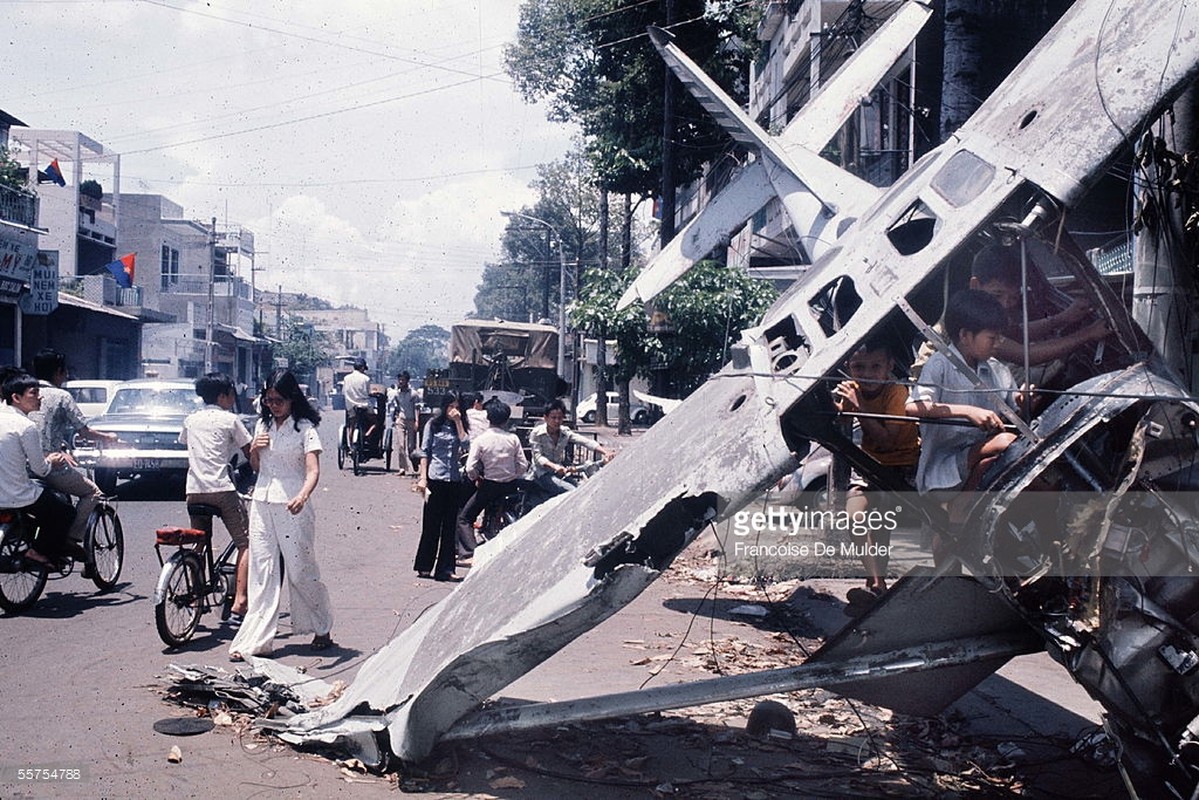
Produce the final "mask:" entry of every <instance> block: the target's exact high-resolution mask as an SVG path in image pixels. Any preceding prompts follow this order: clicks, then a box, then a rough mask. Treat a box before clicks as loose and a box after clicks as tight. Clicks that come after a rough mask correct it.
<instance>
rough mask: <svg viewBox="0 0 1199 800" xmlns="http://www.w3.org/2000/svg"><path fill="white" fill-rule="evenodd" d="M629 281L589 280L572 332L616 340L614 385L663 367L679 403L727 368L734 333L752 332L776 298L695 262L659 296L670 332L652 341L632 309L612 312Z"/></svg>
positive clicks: (594, 276)
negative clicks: (694, 264)
mask: <svg viewBox="0 0 1199 800" xmlns="http://www.w3.org/2000/svg"><path fill="white" fill-rule="evenodd" d="M633 277H634V275H633V274H631V273H630V274H628V275H626V276H625V277H624V279H623V280H616V279H615V276H614V275H613V274H612V273H591V274H588V275H587V277H586V279H585V280H584V283H583V289H582V291H581V292H580V296H579V300H578V302H576V303H575V305H574V306H573V307H572V309H571V320H572V321H573V323H574V325H575V326H576V327H578V328H580V329H582V330H585V331H587V332H588V333H590V334H593V335H595V336H604V337H606V338H608V339H615V340H616V343H617V348H618V349H619V351H620V356H619V360H618V364H617V366H616V367H615V375H616V378H617V380H623V381H627V380H629V379H630V378H632V377H633V376H635V375H639V376H641V377H644V378H648V377H650V374H651V370H652V369H653V368H654V367H656V366H658V365H661V364H669V365H670V376H671V381H672V384H673V386H672V388H673V390H674V393H675V394H677V395H678V396H680V397H683V396H686V395H688V394H690V393H691V392H693V391H695V390H696V389H697V388H699V386H700V384H702V383H703V382H704V381H706V380H707V379H708V377H709V376H710V375H711V374H712V373H713V372H715V371H717V370H718V369H720V367H721V366H722V365H723V364H724V363H725V362H726V361H728V357H729V353H728V348H729V346H730V345H732V344H733V343H735V342H736V341H737V340H738V338H739V336H740V334H741V331H742V330H743V329H745V328H748V327H751V326H753V325H755V324H757V322H758V320H760V319H761V317H762V315H763V314H764V313H765V312H766V309H767V308H769V307H770V304H771V303H772V302H774V300H775V298H776V297H777V296H778V293H777V292H776V291H775V289H774V287H772V286H771V285H770V284H769V283H766V282H764V281H758V280H755V279H753V278H751V277H749V276H748V275H747V274H745V273H744V272H743V271H741V270H739V269H729V268H727V267H725V266H723V265H721V264H719V263H717V262H715V261H701V262H699V263H698V264H697V265H696V266H695V268H694V269H692V270H691V271H690V272H689V273H688V274H687V275H686V276H685V277H684V278H683V279H682V280H680V281H679V282H678V283H677V284H675V285H674V286H672V287H671V288H670V289H668V290H667V291H666V292H664V293H663V294H662V295H661V296H660V297H659V299H658V300H657V301H656V308H657V309H658V311H659V312H660V313H662V314H663V315H664V317H665V320H666V321H668V326H667V327H668V328H669V332H662V333H651V332H650V331H649V329H648V328H647V326H646V320H645V317H644V315H643V314H642V313H641V311H640V310H639V309H636V308H626V309H625V310H624V311H620V312H618V311H616V301H617V299H618V298H619V297H620V295H621V292H623V291H624V289H625V287H626V286H627V285H628V284H629V283H631V282H632V279H633Z"/></svg>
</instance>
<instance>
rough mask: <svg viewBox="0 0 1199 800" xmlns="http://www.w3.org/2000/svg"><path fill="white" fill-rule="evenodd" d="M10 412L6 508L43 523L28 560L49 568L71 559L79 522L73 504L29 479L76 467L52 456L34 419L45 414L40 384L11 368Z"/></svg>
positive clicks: (1, 465) (5, 381) (3, 488)
mask: <svg viewBox="0 0 1199 800" xmlns="http://www.w3.org/2000/svg"><path fill="white" fill-rule="evenodd" d="M0 393H3V395H4V402H5V404H6V407H5V409H4V411H3V412H0V508H13V509H20V510H21V511H23V512H25V513H27V514H29V515H30V516H32V517H33V518H34V519H36V520H37V522H38V533H37V540H36V541H35V542H34V546H36V549H34V546H31V547H30V548H29V549H28V550H26V551H25V557H26V558H27V559H29V560H30V561H36V562H38V563H41V564H45V565H47V566H53V565H54V563H55V562H56V561H57V560H58V559H60V558H62V557H63V556H65V555H67V535H68V534H67V532H68V531H69V530H70V528H71V522H72V521H73V520H74V519H75V509H74V508H73V507H72V506H71V504H70V503H69V502H67V501H66V500H64V499H62V497H61V496H60V495H58V494H56V493H55V492H53V491H49V490H47V489H46V488H45V487H44V486H42V485H41V484H40V483H37V482H36V481H34V480H32V479H31V478H30V477H29V473H30V472H32V473H33V474H34V475H36V476H38V477H39V478H44V477H46V476H47V475H49V474H50V472H51V470H53V469H55V468H59V467H64V466H65V467H71V466H74V465H75V459H73V458H71V456H70V454H68V453H63V452H61V451H59V452H54V453H50V454H48V455H47V454H46V453H44V452H43V451H42V437H41V434H40V433H39V432H38V429H37V425H36V424H35V423H34V422H33V421H32V420H30V419H29V414H31V413H33V412H35V411H37V410H38V409H39V408H41V405H42V401H41V389H40V387H39V386H38V383H37V378H34V377H33V376H32V375H26V374H25V373H24V372H21V371H20V370H17V369H12V368H9V369H7V370H5V371H4V374H3V376H0Z"/></svg>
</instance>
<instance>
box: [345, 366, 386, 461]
mask: <svg viewBox="0 0 1199 800" xmlns="http://www.w3.org/2000/svg"><path fill="white" fill-rule="evenodd" d="M371 402H372V403H374V405H373V408H374V411H375V417H374V419H373V420H371V419H370V418H369V417H368V415H366V414H357V415H354V416H355V417H356V419H355V420H354V421H353V423H351V421H350V416H351V414H350V409H348V408H347V409H346V418H345V420H344V421H343V422H342V423H341V425H340V426H339V427H338V429H337V468H338V469H345V468H346V461H349V462H350V463H351V464H352V465H353V468H354V474H355V475H361V474H362V464H363V462H366V461H370V460H371V459H372V458H381V459H383V468H384V469H385V470H386V471H388V472H391V425H389V424H388V420H387V392H386V391H384V390H380V389H376V388H375V387H373V386H372V387H371Z"/></svg>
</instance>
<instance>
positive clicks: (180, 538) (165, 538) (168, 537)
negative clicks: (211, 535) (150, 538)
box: [154, 528, 208, 545]
mask: <svg viewBox="0 0 1199 800" xmlns="http://www.w3.org/2000/svg"><path fill="white" fill-rule="evenodd" d="M207 538H208V534H207V533H205V532H204V531H201V530H196V529H195V528H159V529H158V530H156V531H154V541H155V543H156V544H166V545H189V544H200V543H201V542H203V541H204V540H205V539H207Z"/></svg>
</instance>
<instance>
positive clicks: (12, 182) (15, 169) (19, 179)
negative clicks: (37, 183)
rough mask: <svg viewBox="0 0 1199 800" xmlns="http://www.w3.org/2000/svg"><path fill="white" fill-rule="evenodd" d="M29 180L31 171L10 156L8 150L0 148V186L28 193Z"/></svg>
mask: <svg viewBox="0 0 1199 800" xmlns="http://www.w3.org/2000/svg"><path fill="white" fill-rule="evenodd" d="M28 180H29V171H28V170H27V169H26V168H25V167H22V166H21V165H20V163H18V162H17V160H16V159H14V158H13V157H12V155H11V154H9V152H8V148H6V147H0V186H5V187H7V188H9V189H16V190H18V191H22V192H28V190H29V189H28V186H27V185H26V184H27V182H28Z"/></svg>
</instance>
